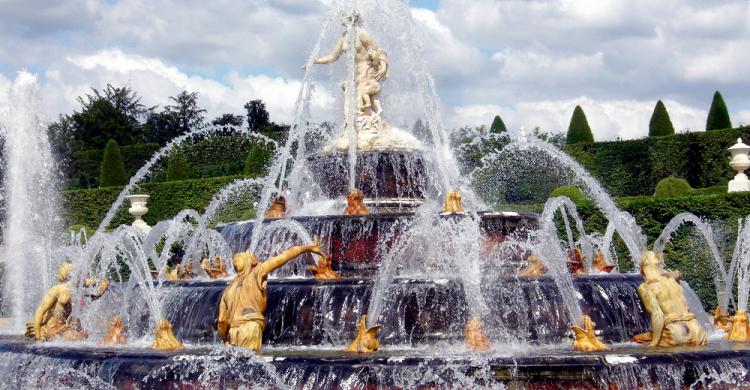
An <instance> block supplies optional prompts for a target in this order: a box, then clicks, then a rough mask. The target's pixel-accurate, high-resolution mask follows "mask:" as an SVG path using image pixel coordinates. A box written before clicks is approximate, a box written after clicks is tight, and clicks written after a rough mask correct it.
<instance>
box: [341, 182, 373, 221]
mask: <svg viewBox="0 0 750 390" xmlns="http://www.w3.org/2000/svg"><path fill="white" fill-rule="evenodd" d="M369 213H370V211H369V210H368V209H367V206H365V195H364V194H363V193H362V191H360V190H358V189H356V188H355V189H353V190H351V191H350V192H349V194H348V195H346V208H345V209H344V215H367V214H369Z"/></svg>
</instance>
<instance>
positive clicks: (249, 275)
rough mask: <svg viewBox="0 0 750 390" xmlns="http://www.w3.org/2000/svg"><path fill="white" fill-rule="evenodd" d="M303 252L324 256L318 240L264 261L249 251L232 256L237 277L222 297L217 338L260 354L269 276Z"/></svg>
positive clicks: (264, 325) (292, 248)
mask: <svg viewBox="0 0 750 390" xmlns="http://www.w3.org/2000/svg"><path fill="white" fill-rule="evenodd" d="M303 253H315V254H318V255H320V256H325V255H324V254H323V252H322V251H321V250H320V248H319V247H318V238H317V237H315V239H314V240H313V242H312V244H309V245H300V246H295V247H291V248H289V249H287V250H285V251H284V252H281V253H280V254H278V255H276V256H274V257H271V258H270V259H268V260H266V261H264V262H260V261H259V260H258V258H257V257H256V256H255V255H254V254H252V253H250V252H240V253H236V254H235V255H234V256H233V258H232V264H233V265H234V270H235V271H236V272H237V276H235V278H234V280H232V282H231V283H230V284H229V286H227V287H226V288H225V289H224V292H223V294H222V295H221V302H220V303H219V316H218V319H217V328H218V331H219V336H220V337H221V338H222V340H224V342H225V343H227V344H231V345H236V346H241V347H245V348H249V349H252V350H255V351H256V352H258V351H260V346H261V343H262V341H263V329H265V327H266V317H265V311H266V304H267V302H268V286H267V283H268V274H270V273H271V272H272V271H273V270H275V269H277V268H281V267H282V266H284V265H285V264H286V263H288V262H290V261H292V260H293V259H295V258H296V257H297V256H299V255H301V254H303Z"/></svg>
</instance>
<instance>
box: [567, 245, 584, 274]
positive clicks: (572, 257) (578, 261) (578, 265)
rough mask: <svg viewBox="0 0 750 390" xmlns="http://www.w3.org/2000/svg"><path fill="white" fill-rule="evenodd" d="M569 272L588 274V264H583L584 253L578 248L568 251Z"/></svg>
mask: <svg viewBox="0 0 750 390" xmlns="http://www.w3.org/2000/svg"><path fill="white" fill-rule="evenodd" d="M567 265H568V272H570V273H571V274H573V275H586V266H584V264H583V253H581V250H580V249H578V248H574V249H571V250H570V251H568V260H567Z"/></svg>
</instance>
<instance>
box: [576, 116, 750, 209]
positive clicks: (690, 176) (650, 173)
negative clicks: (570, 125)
mask: <svg viewBox="0 0 750 390" xmlns="http://www.w3.org/2000/svg"><path fill="white" fill-rule="evenodd" d="M748 132H750V127H741V128H737V129H726V130H721V131H710V132H697V133H687V134H676V135H672V136H664V137H650V138H642V139H636V140H628V141H611V142H597V143H590V144H573V145H565V147H564V149H565V151H566V152H567V153H568V154H570V155H571V156H573V158H575V159H576V160H577V161H578V162H580V163H581V164H582V165H583V166H584V167H585V168H586V170H587V171H589V172H590V173H591V174H592V175H593V176H594V177H596V178H597V179H598V180H599V181H601V183H602V184H603V185H604V187H605V188H606V189H607V190H608V191H609V192H610V193H611V194H612V195H614V196H633V195H651V194H653V193H654V190H655V187H656V183H658V182H659V180H661V179H663V178H665V177H669V176H676V177H682V178H684V179H685V180H687V181H688V183H690V185H691V186H692V187H693V188H705V187H713V186H717V185H720V184H725V183H726V182H727V181H728V180H729V179H731V178H732V177H734V174H735V173H736V172H734V171H733V170H732V168H730V167H729V164H728V161H729V160H728V159H729V152H728V151H727V148H729V147H730V146H732V145H734V144H735V142H737V138H742V137H743V136H744V139H745V140H746V141H747V140H750V138H748V136H747V134H748Z"/></svg>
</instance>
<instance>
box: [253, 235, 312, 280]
mask: <svg viewBox="0 0 750 390" xmlns="http://www.w3.org/2000/svg"><path fill="white" fill-rule="evenodd" d="M306 252H311V253H315V254H318V255H321V256H324V255H323V251H321V250H320V248H319V247H318V237H315V238H314V239H313V242H312V244H309V245H300V246H293V247H291V248H289V249H287V250H285V251H283V252H281V253H279V254H278V255H276V256H274V257H271V258H270V259H268V260H266V261H264V262H262V263H260V264H258V267H259V272H258V273H259V274H260V275H261V277H266V276H267V275H268V274H270V273H271V272H272V271H273V270H275V269H277V268H280V267H282V266H283V265H284V264H286V263H288V262H290V261H291V260H292V259H294V258H296V257H297V256H299V255H301V254H303V253H306Z"/></svg>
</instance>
